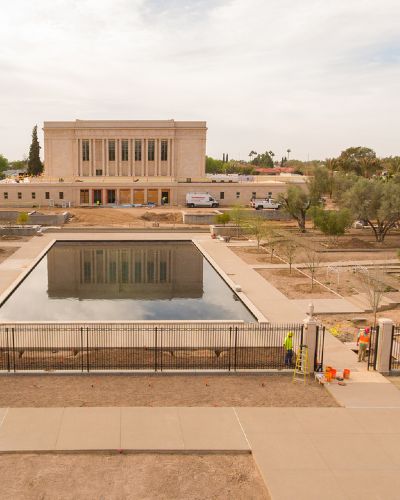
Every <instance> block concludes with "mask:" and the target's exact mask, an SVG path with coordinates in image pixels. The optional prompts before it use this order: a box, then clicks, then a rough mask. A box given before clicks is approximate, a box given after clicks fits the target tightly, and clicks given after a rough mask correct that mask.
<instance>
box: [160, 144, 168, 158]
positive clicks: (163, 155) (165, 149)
mask: <svg viewBox="0 0 400 500" xmlns="http://www.w3.org/2000/svg"><path fill="white" fill-rule="evenodd" d="M167 160H168V141H161V161H167Z"/></svg>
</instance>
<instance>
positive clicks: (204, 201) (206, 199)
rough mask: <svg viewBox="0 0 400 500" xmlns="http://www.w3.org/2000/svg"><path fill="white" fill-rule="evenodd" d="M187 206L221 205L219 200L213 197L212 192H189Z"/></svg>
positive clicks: (214, 206) (213, 206)
mask: <svg viewBox="0 0 400 500" xmlns="http://www.w3.org/2000/svg"><path fill="white" fill-rule="evenodd" d="M186 206H187V207H189V208H194V207H212V208H216V207H219V201H218V200H216V199H215V198H213V197H212V196H211V195H210V193H187V194H186Z"/></svg>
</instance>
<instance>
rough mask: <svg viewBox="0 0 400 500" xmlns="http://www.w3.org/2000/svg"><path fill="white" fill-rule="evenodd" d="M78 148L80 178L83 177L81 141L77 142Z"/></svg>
mask: <svg viewBox="0 0 400 500" xmlns="http://www.w3.org/2000/svg"><path fill="white" fill-rule="evenodd" d="M76 144H77V148H78V177H80V176H81V175H82V160H81V159H82V152H81V141H80V139H77V140H76Z"/></svg>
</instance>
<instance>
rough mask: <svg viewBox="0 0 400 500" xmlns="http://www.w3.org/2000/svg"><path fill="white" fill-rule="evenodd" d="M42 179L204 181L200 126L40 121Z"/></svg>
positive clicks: (202, 130)
mask: <svg viewBox="0 0 400 500" xmlns="http://www.w3.org/2000/svg"><path fill="white" fill-rule="evenodd" d="M43 131H44V157H45V171H44V176H45V177H47V178H49V179H54V180H57V179H60V178H62V179H64V180H70V179H75V178H88V177H95V178H99V177H106V178H109V177H117V178H129V177H136V178H140V177H162V176H163V177H169V178H192V177H195V178H196V177H204V174H205V154H206V132H207V126H206V122H189V121H175V120H159V121H133V120H129V121H91V120H75V121H71V122H44V127H43Z"/></svg>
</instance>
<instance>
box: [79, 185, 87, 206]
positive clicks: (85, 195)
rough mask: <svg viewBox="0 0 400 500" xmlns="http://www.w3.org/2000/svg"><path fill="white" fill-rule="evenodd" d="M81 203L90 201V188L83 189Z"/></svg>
mask: <svg viewBox="0 0 400 500" xmlns="http://www.w3.org/2000/svg"><path fill="white" fill-rule="evenodd" d="M80 203H81V205H85V204H88V203H89V189H81V196H80Z"/></svg>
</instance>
